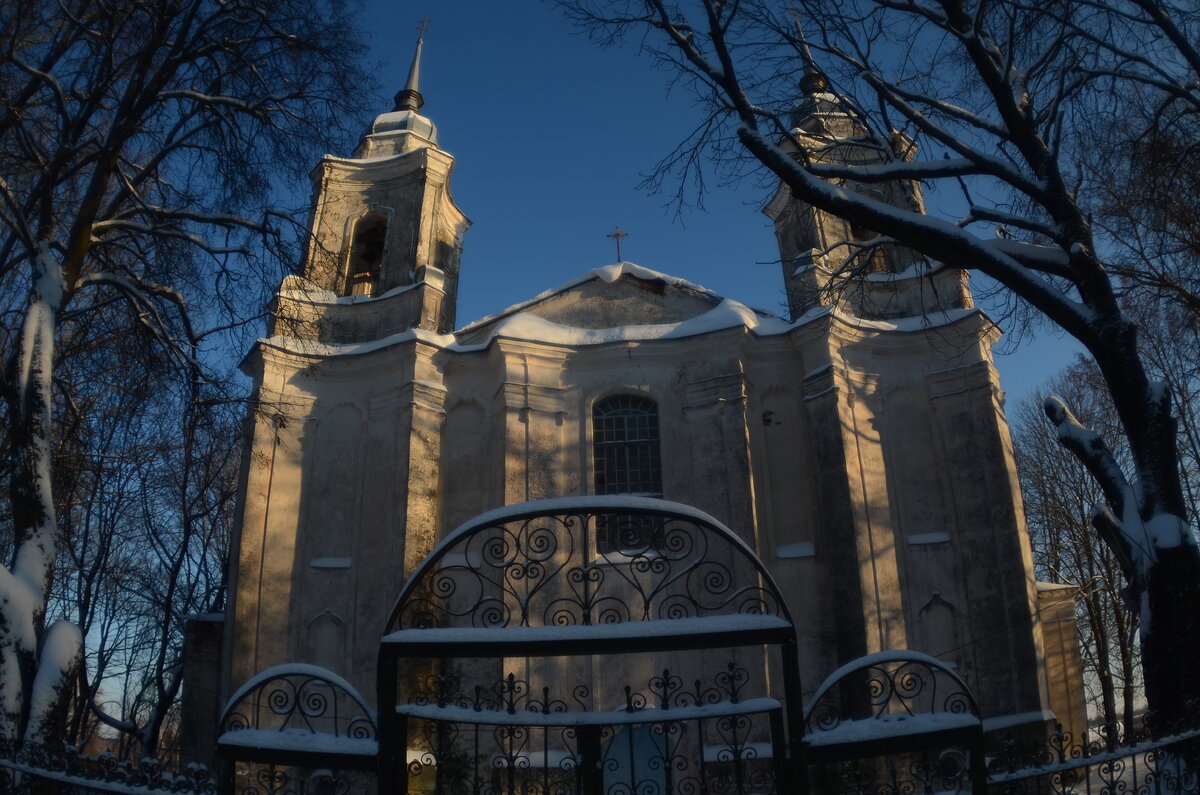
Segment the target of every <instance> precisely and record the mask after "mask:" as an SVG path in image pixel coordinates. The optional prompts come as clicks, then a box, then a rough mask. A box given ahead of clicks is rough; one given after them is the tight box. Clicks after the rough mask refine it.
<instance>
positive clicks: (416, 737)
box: [377, 496, 804, 795]
mask: <svg viewBox="0 0 1200 795" xmlns="http://www.w3.org/2000/svg"><path fill="white" fill-rule="evenodd" d="M598 531H602V532H604V533H606V534H608V535H609V537H613V535H614V533H615V535H616V536H617V537H627V538H629V539H636V540H635V541H633V542H631V544H630V545H620V548H619V549H610V548H608V545H597V544H596V537H597V534H598ZM626 531H627V532H626ZM718 651H720V652H721V653H720V654H718ZM768 666H770V667H771V670H772V671H773V672H776V671H777V672H779V675H780V678H781V679H782V683H783V689H782V693H781V694H780V695H782V699H781V700H780V699H776V698H773V697H772V694H771V693H770V692H769V691H768V682H767V668H768ZM798 672H799V665H798V659H797V644H796V630H795V626H794V624H793V623H792V619H791V616H790V614H789V613H788V609H787V606H786V604H785V603H784V600H783V597H782V596H781V594H780V592H779V589H778V587H777V586H776V584H775V582H774V580H773V578H772V577H771V574H770V572H769V571H768V570H767V569H766V567H765V566H764V565H763V563H762V562H761V561H760V560H759V558H758V557H757V555H755V554H754V552H753V550H752V549H751V548H750V547H749V546H748V545H747V544H746V543H745V542H744V541H743V540H742V539H741V538H739V537H738V536H737V535H736V534H735V533H734V532H733V531H732V530H730V529H729V528H727V527H725V526H724V525H722V524H721V523H720V522H718V521H717V520H715V519H713V518H712V517H710V516H708V515H707V514H705V513H703V512H701V511H698V510H695V509H693V508H690V507H688V506H684V505H679V504H676V503H669V502H666V501H663V500H657V499H649V498H631V497H624V496H620V497H579V498H563V499H554V500H543V501H539V502H531V503H523V504H520V505H514V506H509V507H507V508H503V509H500V510H497V511H491V512H489V513H485V514H482V515H481V516H479V517H477V518H476V519H473V520H471V521H470V522H467V523H466V524H464V525H462V526H461V527H459V528H458V529H457V530H455V531H453V532H452V533H450V534H449V535H448V536H447V537H446V538H445V539H444V540H443V541H442V542H441V543H440V544H439V545H438V546H437V547H436V548H435V549H434V550H433V551H432V552H431V553H430V554H429V556H428V557H427V558H426V559H425V560H424V561H423V562H422V563H421V565H420V566H418V568H417V569H416V571H415V572H414V573H413V575H412V576H411V577H410V578H409V579H408V581H407V582H406V584H405V585H404V588H403V589H402V590H401V592H400V595H399V597H398V598H397V600H396V603H395V606H394V608H393V610H392V613H391V617H390V618H389V620H388V624H387V627H386V631H385V634H384V636H383V638H382V639H381V642H380V651H379V665H378V678H379V679H378V689H377V693H378V698H379V710H378V716H379V753H380V760H379V761H380V764H379V772H380V791H382V792H408V791H409V788H410V784H414V785H415V787H414V788H415V789H420V790H432V791H434V792H439V793H440V792H447V793H450V792H460V791H461V792H471V793H493V792H497V793H498V792H521V793H529V795H532V794H533V793H539V792H540V793H548V792H577V793H589V795H590V794H591V793H618V792H621V793H625V792H638V793H640V794H641V795H652V794H653V793H667V792H674V791H680V790H686V789H693V788H694V789H695V790H696V791H713V792H715V791H728V792H734V793H742V792H767V791H774V790H776V786H775V784H776V782H779V781H780V780H781V779H782V780H783V781H792V782H798V781H800V780H801V777H800V775H798V774H801V773H802V767H801V757H802V751H801V748H800V742H801V736H802V734H803V720H804V718H803V710H802V705H801V694H800V681H799V673H798ZM634 680H638V681H637V682H636V683H635V681H634ZM689 782H690V783H689ZM780 790H781V791H788V790H787V789H786V788H782V787H781V788H780Z"/></svg>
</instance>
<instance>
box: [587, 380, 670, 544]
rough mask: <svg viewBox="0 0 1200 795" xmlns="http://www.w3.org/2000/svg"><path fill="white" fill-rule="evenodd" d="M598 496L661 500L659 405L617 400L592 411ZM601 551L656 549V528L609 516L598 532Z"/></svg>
mask: <svg viewBox="0 0 1200 795" xmlns="http://www.w3.org/2000/svg"><path fill="white" fill-rule="evenodd" d="M592 445H593V458H594V461H593V463H594V467H595V474H594V484H595V489H596V494H630V495H634V496H638V497H662V456H661V454H660V452H659V435H658V406H657V405H655V403H654V401H652V400H649V399H647V398H644V397H639V396H637V395H614V396H612V397H608V398H605V399H604V400H601V401H599V402H597V403H596V405H595V407H594V408H593V410H592ZM596 530H597V533H596V538H597V541H596V543H597V548H598V551H599V552H601V553H605V552H618V551H619V552H630V551H632V552H636V551H641V550H646V549H649V548H652V547H653V545H654V538H653V527H652V524H651V523H648V522H646V521H645V520H644V519H643V518H641V517H634V516H611V517H608V518H607V519H605V520H604V521H602V523H601V525H600V526H599V527H597V529H596Z"/></svg>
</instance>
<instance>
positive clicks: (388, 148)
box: [355, 17, 437, 159]
mask: <svg viewBox="0 0 1200 795" xmlns="http://www.w3.org/2000/svg"><path fill="white" fill-rule="evenodd" d="M432 21H433V20H432V19H430V18H429V17H425V18H424V19H422V20H421V21H420V23H419V24H418V25H417V29H418V30H419V31H421V33H420V35H419V36H417V49H416V52H414V53H413V60H412V66H410V67H409V68H408V80H407V81H406V82H405V84H404V88H402V89H401V90H400V91H399V92H398V93H397V94H396V100H395V106H394V107H393V108H392V110H390V111H389V112H387V113H384V114H382V115H380V116H377V117H376V118H375V123H374V124H372V125H371V129H370V130H368V131H367V134H366V136H365V137H364V138H363V140H362V142H361V143H360V144H359V145H358V148H357V149H356V150H355V157H362V158H368V159H370V158H376V157H390V156H391V155H396V154H401V153H403V152H408V151H412V150H413V149H420V148H422V147H425V146H433V147H436V146H437V126H436V125H435V124H434V123H433V122H432V121H431V120H429V119H427V118H426V117H424V116H422V115H421V106H422V105H424V104H425V98H424V97H423V96H421V88H420V86H421V54H422V51H423V50H424V49H425V32H426V31H427V30H428V29H429V23H430V22H432Z"/></svg>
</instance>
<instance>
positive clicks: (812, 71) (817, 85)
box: [792, 12, 829, 97]
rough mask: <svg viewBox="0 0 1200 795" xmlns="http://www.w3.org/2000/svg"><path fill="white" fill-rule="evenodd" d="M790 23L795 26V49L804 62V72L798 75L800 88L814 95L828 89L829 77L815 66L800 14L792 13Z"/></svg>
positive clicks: (807, 94) (809, 94) (806, 93)
mask: <svg viewBox="0 0 1200 795" xmlns="http://www.w3.org/2000/svg"><path fill="white" fill-rule="evenodd" d="M792 24H793V25H794V26H795V28H796V49H797V50H799V51H800V60H801V61H803V62H804V74H803V75H801V76H800V90H801V91H803V92H804V93H805V95H806V96H810V97H811V96H814V95H816V94H820V93H823V92H825V91H828V90H829V79H828V78H826V77H825V73H824V72H822V71H821V70H820V69H818V68H817V62H816V59H814V58H813V54H812V50H810V49H809V48H808V39H807V38H805V36H804V28H803V27H802V26H801V25H800V15H799V14H798V13H795V12H793V13H792Z"/></svg>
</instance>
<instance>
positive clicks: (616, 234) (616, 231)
mask: <svg viewBox="0 0 1200 795" xmlns="http://www.w3.org/2000/svg"><path fill="white" fill-rule="evenodd" d="M605 237H611V238H612V239H613V240H615V241H617V262H624V261H625V260H623V259H621V238H623V237H629V235H628V234H627V233H625V232H622V231H621V227H619V226H615V227H613V231H612V234H611V235H605Z"/></svg>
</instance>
